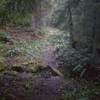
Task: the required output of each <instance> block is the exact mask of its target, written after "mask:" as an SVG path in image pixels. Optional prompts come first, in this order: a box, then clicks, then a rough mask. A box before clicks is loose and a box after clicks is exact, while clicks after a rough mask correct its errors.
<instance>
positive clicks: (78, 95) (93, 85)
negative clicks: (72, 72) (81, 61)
mask: <svg viewBox="0 0 100 100" xmlns="http://www.w3.org/2000/svg"><path fill="white" fill-rule="evenodd" d="M80 84H81V87H80V90H79V91H78V92H74V91H71V92H68V91H64V94H63V99H64V100H99V98H100V82H92V81H91V82H88V81H82V82H81V83H80Z"/></svg>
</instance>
